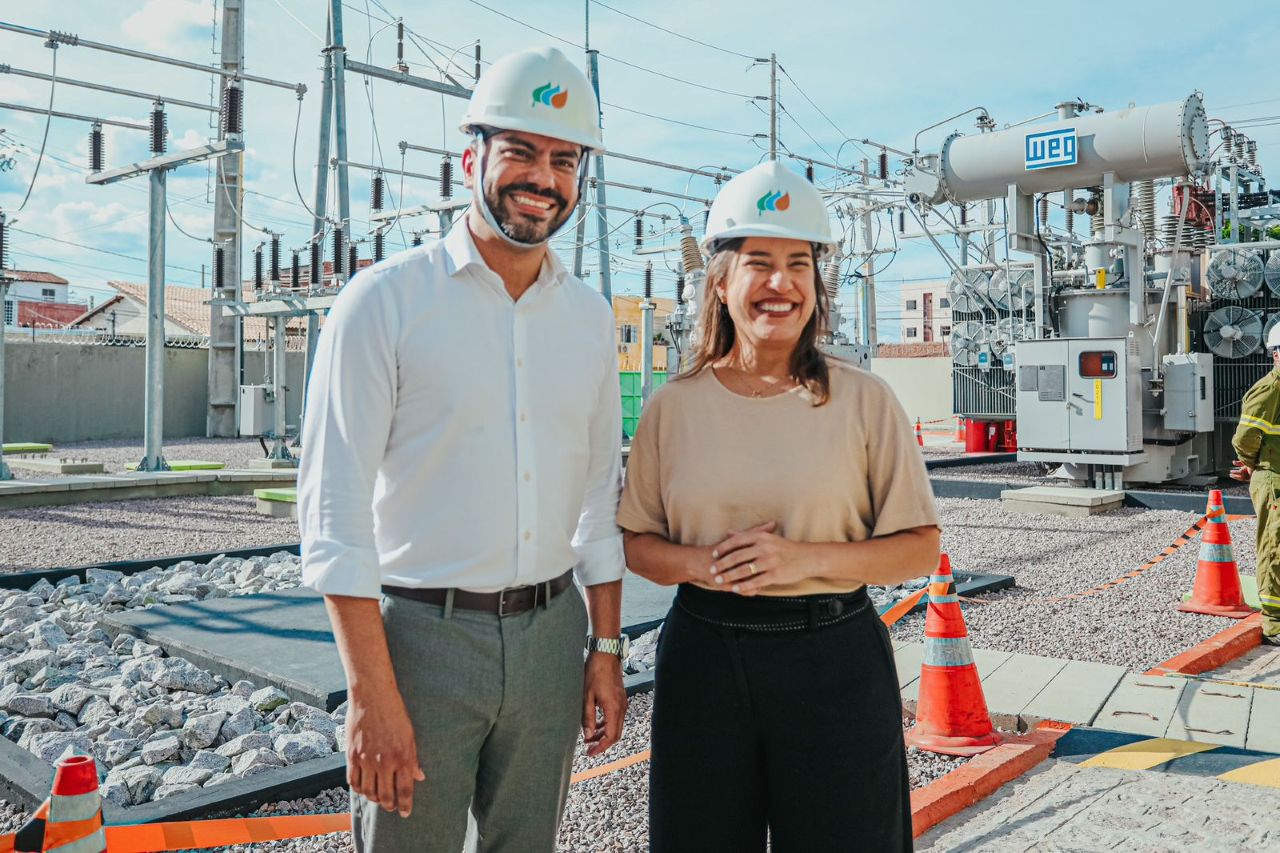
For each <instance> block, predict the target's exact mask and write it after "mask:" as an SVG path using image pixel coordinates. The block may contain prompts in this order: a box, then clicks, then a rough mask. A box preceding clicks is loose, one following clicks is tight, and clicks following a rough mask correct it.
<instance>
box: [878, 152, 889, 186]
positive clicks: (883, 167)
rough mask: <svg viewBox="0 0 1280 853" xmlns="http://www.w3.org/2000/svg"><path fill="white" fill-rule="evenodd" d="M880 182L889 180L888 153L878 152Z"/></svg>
mask: <svg viewBox="0 0 1280 853" xmlns="http://www.w3.org/2000/svg"><path fill="white" fill-rule="evenodd" d="M880 180H882V181H887V180H889V152H888V151H881V152H880Z"/></svg>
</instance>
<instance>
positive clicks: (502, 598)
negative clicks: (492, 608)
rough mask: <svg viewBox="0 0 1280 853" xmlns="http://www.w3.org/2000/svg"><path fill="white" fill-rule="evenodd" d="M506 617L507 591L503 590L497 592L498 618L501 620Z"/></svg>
mask: <svg viewBox="0 0 1280 853" xmlns="http://www.w3.org/2000/svg"><path fill="white" fill-rule="evenodd" d="M506 615H507V591H506V590H505V589H500V590H498V618H499V619H501V618H502V617H503V616H506Z"/></svg>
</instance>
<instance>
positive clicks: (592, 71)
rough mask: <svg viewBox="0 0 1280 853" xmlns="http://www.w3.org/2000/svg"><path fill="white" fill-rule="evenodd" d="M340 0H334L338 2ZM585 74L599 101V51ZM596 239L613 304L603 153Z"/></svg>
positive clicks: (603, 284)
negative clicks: (589, 79)
mask: <svg viewBox="0 0 1280 853" xmlns="http://www.w3.org/2000/svg"><path fill="white" fill-rule="evenodd" d="M339 1H340V0H334V2H339ZM587 75H588V76H589V77H590V78H591V88H593V89H595V92H596V103H597V104H599V102H600V51H598V50H588V51H587ZM596 241H597V243H598V245H597V249H598V250H599V252H600V295H601V296H603V297H604V298H605V299H606V300H608V302H609V304H610V305H612V304H613V285H612V283H611V281H610V279H609V213H608V211H607V210H606V209H605V192H604V155H603V154H596Z"/></svg>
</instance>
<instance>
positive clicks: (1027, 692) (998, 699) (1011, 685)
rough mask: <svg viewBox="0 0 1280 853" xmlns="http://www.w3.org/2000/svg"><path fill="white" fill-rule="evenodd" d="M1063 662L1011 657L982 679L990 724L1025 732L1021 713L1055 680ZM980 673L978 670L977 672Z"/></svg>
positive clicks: (1025, 656) (1032, 657)
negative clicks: (989, 712)
mask: <svg viewBox="0 0 1280 853" xmlns="http://www.w3.org/2000/svg"><path fill="white" fill-rule="evenodd" d="M1066 665H1067V661H1065V660H1062V659H1059V658H1045V657H1037V656H1035V655H1024V654H1015V655H1010V657H1009V659H1008V660H1006V661H1005V662H1004V663H1002V664H1001V665H1000V666H999V667H998V668H997V669H996V670H995V671H994V672H992V673H991V674H990V675H987V676H984V677H983V679H982V692H983V694H984V695H985V696H986V699H987V708H988V709H989V710H990V711H991V721H992V722H993V723H994V724H995V725H996V726H998V727H1000V728H1002V729H1007V730H1017V731H1026V730H1027V729H1028V728H1030V726H1028V725H1027V724H1026V723H1025V722H1024V721H1023V720H1022V713H1023V709H1025V708H1026V707H1027V705H1028V703H1030V702H1031V700H1032V699H1034V698H1035V697H1036V696H1037V695H1038V694H1039V693H1040V692H1041V691H1042V690H1044V688H1045V687H1047V686H1049V683H1050V682H1052V681H1053V679H1054V678H1055V677H1057V675H1058V673H1059V672H1061V671H1062V669H1063V667H1065V666H1066ZM979 672H981V669H979Z"/></svg>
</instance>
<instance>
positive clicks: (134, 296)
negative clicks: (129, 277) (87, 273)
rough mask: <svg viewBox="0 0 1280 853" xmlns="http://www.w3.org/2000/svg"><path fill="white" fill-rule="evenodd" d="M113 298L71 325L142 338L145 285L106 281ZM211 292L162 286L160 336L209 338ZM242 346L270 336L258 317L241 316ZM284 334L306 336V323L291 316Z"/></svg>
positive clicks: (249, 296)
mask: <svg viewBox="0 0 1280 853" xmlns="http://www.w3.org/2000/svg"><path fill="white" fill-rule="evenodd" d="M107 284H109V285H110V286H111V287H113V288H115V291H116V295H115V296H113V297H111V298H110V299H106V300H104V301H103V302H102V304H100V305H98V306H97V307H96V308H94V309H93V310H92V311H89V312H87V313H83V314H81V316H79V317H78V318H76V320H75V321H74V323H73V324H72V325H74V326H75V327H77V328H81V329H97V330H98V331H100V332H106V333H107V334H110V335H146V333H147V285H145V284H133V283H131V282H125V281H110V282H107ZM212 298H213V291H212V290H210V289H208V288H201V287H183V286H180V285H174V284H170V285H166V286H165V289H164V333H165V336H166V337H175V338H204V337H208V335H209V300H210V299H212ZM244 298H245V301H246V302H253V301H255V296H254V293H253V287H252V284H251V285H250V286H249V287H247V288H245V291H244ZM241 324H242V326H241V327H242V329H243V333H244V341H245V343H246V344H250V345H254V344H258V343H260V342H263V341H266V340H268V339H269V338H270V337H271V333H270V330H269V328H268V326H267V321H266V319H265V318H262V317H245V318H243V319H242V321H241ZM285 334H286V335H287V336H288V337H289V338H291V339H293V338H299V339H300V338H302V337H305V335H306V320H305V319H303V318H301V317H294V318H292V319H290V320H289V322H288V324H287V325H286V326H285Z"/></svg>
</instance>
